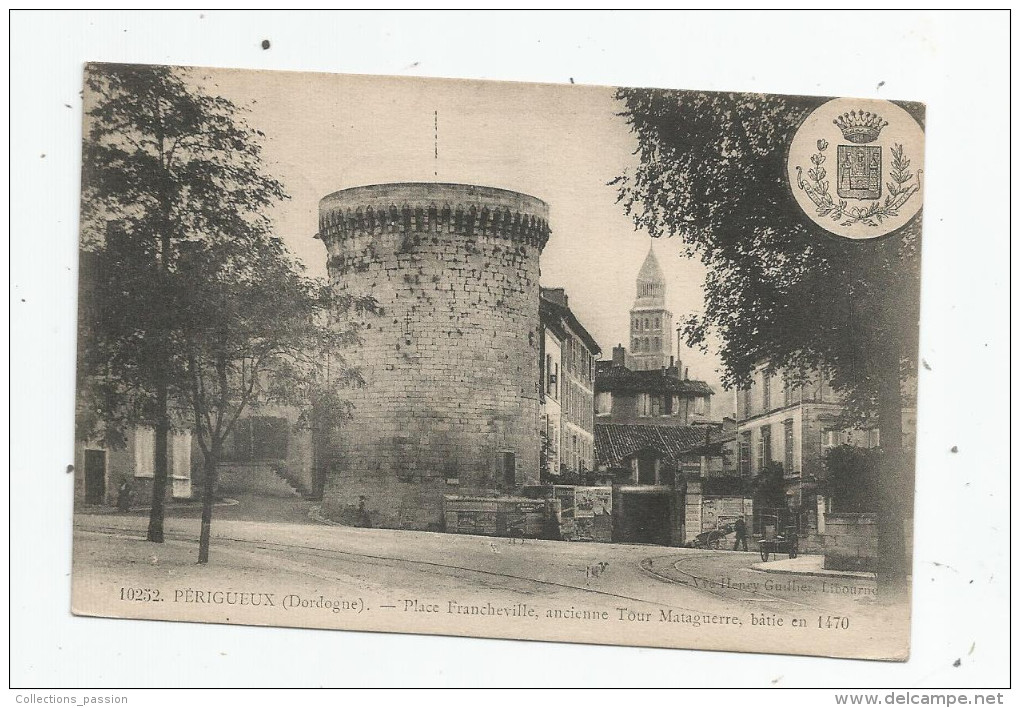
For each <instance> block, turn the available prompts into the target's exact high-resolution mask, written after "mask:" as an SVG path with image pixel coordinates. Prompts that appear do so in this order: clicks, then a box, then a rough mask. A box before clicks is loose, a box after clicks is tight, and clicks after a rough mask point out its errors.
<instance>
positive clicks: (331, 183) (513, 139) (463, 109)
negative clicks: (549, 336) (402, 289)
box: [195, 69, 731, 416]
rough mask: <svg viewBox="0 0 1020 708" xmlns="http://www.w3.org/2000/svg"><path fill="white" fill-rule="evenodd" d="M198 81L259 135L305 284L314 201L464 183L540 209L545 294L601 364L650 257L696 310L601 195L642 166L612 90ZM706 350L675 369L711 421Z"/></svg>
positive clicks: (247, 74) (690, 290) (723, 400)
mask: <svg viewBox="0 0 1020 708" xmlns="http://www.w3.org/2000/svg"><path fill="white" fill-rule="evenodd" d="M195 76H196V78H197V80H198V83H199V84H200V85H201V86H202V87H203V88H204V89H205V90H207V91H209V92H210V93H214V94H218V95H222V96H224V97H226V98H229V99H230V100H232V101H233V102H234V103H235V104H237V105H239V106H244V107H246V108H248V109H249V112H248V113H247V114H246V116H245V119H246V120H247V122H248V123H249V124H250V125H251V126H252V127H254V128H258V129H259V130H262V131H263V132H264V133H265V134H266V140H265V143H264V158H265V161H266V166H267V169H268V171H269V172H270V174H272V175H273V176H274V177H276V178H277V179H279V180H280V181H281V182H282V183H283V185H284V188H285V189H286V191H287V193H288V194H289V195H290V199H289V200H287V201H286V202H284V203H282V204H280V205H279V207H278V208H277V209H276V210H275V213H274V214H273V216H274V219H275V221H276V226H277V229H278V230H279V232H280V234H281V235H282V237H283V238H284V240H285V241H286V243H287V244H288V246H289V247H290V249H291V250H292V251H293V252H294V254H295V255H296V256H297V257H298V258H299V259H300V260H301V261H302V262H303V263H304V264H305V266H306V268H307V271H308V273H309V274H310V275H316V276H323V277H324V276H325V274H326V254H325V248H324V246H323V245H322V243H321V242H320V241H318V240H316V239H315V238H313V236H314V234H315V232H316V230H317V228H318V202H319V199H321V198H322V197H324V196H326V195H327V194H329V193H331V192H334V191H336V190H339V189H345V188H348V187H356V186H360V185H366V184H377V183H383V182H414V181H435V182H459V183H468V184H479V185H486V186H491V187H500V188H503V189H511V190H515V191H519V192H524V193H526V194H530V195H532V196H535V197H538V198H539V199H542V200H543V201H545V202H546V203H547V204H548V205H549V210H550V227H551V229H552V235H551V237H550V240H549V243H548V244H547V245H546V247H545V250H544V252H543V254H542V257H541V269H542V277H541V282H542V285H543V286H545V287H562V288H565V289H566V291H567V295H568V297H569V304H570V307H571V309H572V310H573V311H574V313H575V314H576V315H577V317H578V318H579V319H580V321H581V323H582V324H583V325H584V326H585V327H586V328H587V329H588V331H589V332H590V333H591V334H592V336H594V337H595V340H596V341H597V342H598V343H599V345H600V346H601V347H602V350H603V358H610V357H611V356H612V348H613V346H615V345H616V344H619V343H623V344H624V345H625V346H626V345H627V341H628V338H629V321H630V320H629V315H628V313H629V310H630V307H631V306H632V304H633V302H634V297H635V278H636V276H637V273H638V270H639V269H640V267H641V264H642V262H643V261H644V259H645V257H646V255H647V253H648V250H649V248H650V247H652V248H654V249H655V252H656V255H657V257H658V259H659V262H660V264H661V265H662V269H663V272H664V274H665V277H666V287H667V292H666V297H667V306H668V307H669V308H670V309H671V310H672V311H673V314H674V319H675V320H678V319H680V318H681V317H682V316H683V315H685V314H688V313H692V312H700V311H701V309H702V306H703V297H702V283H703V280H704V267H703V266H702V265H701V264H700V263H699V262H697V261H692V260H689V259H685V258H683V257H682V255H681V254H680V248H679V245H680V244H679V243H678V242H677V241H675V240H663V239H657V240H655V243H654V244H652V241H653V239H651V238H650V237H649V236H648V235H647V233H645V232H643V231H635V228H634V224H633V222H632V220H631V219H630V217H628V216H627V215H626V214H625V213H624V211H623V208H622V206H621V205H620V204H617V203H616V188H615V187H612V186H609V185H608V182H610V180H612V179H613V178H614V177H616V176H618V175H620V174H621V173H623V172H624V171H632V170H633V168H634V167H635V166H636V164H637V158H636V157H635V156H634V154H633V152H634V150H635V148H636V145H637V143H636V139H635V137H634V136H633V135H632V134H631V133H630V131H629V128H628V126H627V125H626V122H625V120H624V119H623V118H622V117H620V116H618V115H616V113H618V112H619V111H620V110H621V105H620V104H619V103H618V102H617V101H616V100H615V99H614V98H613V89H611V88H605V87H593V86H571V85H566V86H564V85H549V84H525V83H506V82H481V81H454V80H439V79H417V78H398V77H392V78H387V77H376V76H371V77H370V76H351V75H348V76H342V75H332V74H311V73H308V74H305V73H288V72H257V71H232V70H206V69H203V70H200V71H197V73H196V74H195ZM437 126H438V130H437ZM437 148H438V157H437ZM674 346H675V339H674ZM710 350H711V351H710V353H709V354H707V355H706V354H702V353H701V352H695V351H691V350H690V349H687V348H686V347H685V348H684V349H683V350H682V351H681V352H680V358H681V360H682V361H683V362H684V365H685V366H687V367H688V368H689V373H690V377H691V378H698V379H703V380H705V381H707V382H708V383H709V384H710V385H711V386H712V387H713V388H714V389H715V391H716V394H717V395H716V396H715V400H714V401H713V407H714V413H715V415H716V416H719V415H722V414H724V413H726V412H727V411H728V409H729V408H730V407H731V406H730V405H729V398H730V396H729V395H727V394H725V393H723V391H722V388H721V386H720V384H719V373H718V368H719V360H718V358H717V356H716V355H715V351H714V350H715V344H714V343H711V344H710Z"/></svg>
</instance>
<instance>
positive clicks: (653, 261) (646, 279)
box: [637, 239, 666, 285]
mask: <svg viewBox="0 0 1020 708" xmlns="http://www.w3.org/2000/svg"><path fill="white" fill-rule="evenodd" d="M653 243H654V242H652V241H651V239H649V243H648V255H647V256H646V257H645V262H644V264H643V265H642V266H641V270H639V271H638V276H637V282H639V283H661V284H663V285H665V283H666V279H665V277H664V276H663V274H662V266H660V265H659V259H658V258H656V257H655V248H654V245H653Z"/></svg>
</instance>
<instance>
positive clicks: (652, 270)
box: [630, 244, 679, 371]
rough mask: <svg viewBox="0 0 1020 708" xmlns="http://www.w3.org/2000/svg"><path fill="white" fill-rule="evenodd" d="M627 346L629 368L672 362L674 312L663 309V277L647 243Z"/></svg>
mask: <svg viewBox="0 0 1020 708" xmlns="http://www.w3.org/2000/svg"><path fill="white" fill-rule="evenodd" d="M630 349H631V358H632V362H633V363H632V364H630V368H632V369H634V370H636V371H648V370H652V369H655V370H657V369H663V368H665V367H667V366H672V365H673V313H672V312H670V311H669V310H668V309H667V308H666V280H665V278H664V277H663V275H662V267H661V266H660V265H659V261H658V259H657V258H656V257H655V251H654V250H653V249H652V246H651V245H650V244H649V247H648V255H647V256H646V257H645V262H644V264H642V266H641V270H640V271H638V276H637V297H636V299H635V300H634V306H633V307H631V309H630ZM677 354H678V355H679V352H677Z"/></svg>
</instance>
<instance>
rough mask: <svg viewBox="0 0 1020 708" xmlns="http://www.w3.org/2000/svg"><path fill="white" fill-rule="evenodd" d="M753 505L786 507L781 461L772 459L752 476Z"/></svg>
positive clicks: (772, 507)
mask: <svg viewBox="0 0 1020 708" xmlns="http://www.w3.org/2000/svg"><path fill="white" fill-rule="evenodd" d="M754 500H755V505H756V506H759V507H764V508H768V509H785V508H786V485H785V484H784V482H783V463H782V462H778V461H776V460H772V461H771V462H769V463H768V464H767V465H765V467H764V468H763V469H762V470H760V471H759V472H758V475H757V476H756V477H755V478H754Z"/></svg>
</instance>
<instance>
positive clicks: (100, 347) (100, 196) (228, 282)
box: [79, 65, 374, 562]
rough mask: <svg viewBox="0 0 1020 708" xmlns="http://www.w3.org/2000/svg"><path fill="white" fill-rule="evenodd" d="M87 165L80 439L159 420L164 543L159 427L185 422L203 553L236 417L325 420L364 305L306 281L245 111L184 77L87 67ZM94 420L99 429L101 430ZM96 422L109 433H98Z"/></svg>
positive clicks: (279, 192) (345, 375)
mask: <svg viewBox="0 0 1020 708" xmlns="http://www.w3.org/2000/svg"><path fill="white" fill-rule="evenodd" d="M86 84H87V87H88V89H89V93H88V95H87V97H86V106H87V110H86V136H87V137H86V140H85V147H84V170H83V195H84V196H83V202H82V222H83V235H82V242H83V249H84V251H85V253H83V262H84V261H90V262H92V263H93V264H94V265H95V269H94V271H93V272H92V274H91V275H92V277H91V278H90V279H89V282H88V284H87V286H83V293H87V297H86V300H87V305H86V307H85V308H84V310H83V311H85V312H86V313H87V316H86V317H84V318H83V326H82V328H81V339H82V357H81V359H82V362H83V364H82V366H81V369H80V371H79V384H80V386H81V392H82V395H81V396H80V400H82V401H84V402H85V403H84V405H82V406H81V407H80V408H81V410H80V412H81V416H80V419H79V423H80V425H79V429H80V434H81V435H96V434H103V435H105V436H106V437H111V436H112V437H116V436H117V435H120V434H122V432H123V431H124V430H126V429H127V427H129V426H131V425H136V424H150V425H154V426H155V427H156V448H157V449H156V470H155V481H154V485H153V511H152V516H151V518H150V536H149V538H150V540H162V493H163V485H165V480H166V446H167V443H166V434H165V431H166V430H167V429H168V428H169V427H170V426H174V427H180V428H187V429H191V430H193V431H194V433H195V438H196V439H197V441H198V444H199V445H200V447H201V449H202V451H203V453H204V456H205V463H206V472H207V474H206V484H205V492H204V497H205V508H204V509H203V518H202V540H201V545H200V554H199V559H200V562H202V561H204V560H206V558H207V555H208V539H209V522H210V517H211V511H212V499H213V494H214V491H215V467H216V463H217V462H218V460H219V457H220V453H221V450H222V447H223V444H224V442H225V440H226V439H227V437H228V436H229V435H230V433H231V431H232V429H233V426H234V424H235V423H236V421H237V420H238V418H239V417H240V416H241V415H242V414H243V413H244V412H245V411H248V410H255V409H258V408H260V407H265V406H270V405H290V406H299V407H302V408H305V409H307V411H306V412H305V413H304V414H303V416H302V418H301V419H300V422H301V423H302V424H306V425H309V426H317V427H319V428H325V429H333V428H335V427H336V426H338V425H339V424H340V423H341V422H342V420H343V419H344V418H345V417H346V416H347V415H349V406H348V405H347V404H346V403H345V402H344V401H343V399H342V395H341V393H340V389H342V388H344V387H345V386H349V385H357V384H358V383H359V381H360V378H359V376H358V373H357V372H356V371H354V370H351V369H349V368H348V367H347V366H346V363H345V362H344V360H343V358H342V356H341V355H340V352H341V351H342V350H343V349H344V348H346V347H349V346H354V345H356V343H357V332H356V329H355V328H354V327H353V326H351V324H350V323H349V322H347V321H346V315H347V314H349V313H350V312H351V311H352V308H353V309H354V310H362V311H365V310H372V309H373V308H374V304H373V303H372V301H370V300H355V299H352V298H341V297H338V296H335V295H334V294H333V293H331V291H330V289H329V288H328V287H327V286H326V285H325V284H323V283H321V282H317V281H313V280H309V279H307V278H305V277H304V276H303V275H302V273H301V270H302V269H301V268H300V266H298V264H296V263H295V262H294V261H293V260H291V258H290V256H289V255H288V254H287V252H286V249H285V248H284V245H283V243H282V241H281V240H280V238H279V237H278V236H277V235H276V234H275V233H274V232H273V228H272V223H271V221H270V219H269V216H268V213H269V208H270V207H272V206H273V205H274V204H276V203H277V202H279V201H280V200H282V199H285V198H286V194H285V193H284V190H283V186H282V185H281V184H280V183H279V182H278V181H276V180H275V179H273V178H272V177H270V176H268V175H267V174H266V171H265V166H264V164H263V160H262V145H261V143H262V141H263V140H264V138H265V136H264V135H263V134H262V133H261V132H260V131H258V130H256V129H253V128H251V127H249V126H248V125H247V124H246V123H245V120H244V115H243V110H242V109H241V108H239V107H238V106H236V105H234V104H233V103H231V102H230V101H228V100H227V99H225V98H222V97H219V96H213V95H209V94H208V93H207V92H206V91H205V90H204V89H202V88H201V87H200V86H199V85H198V83H197V81H196V77H195V76H194V75H193V74H192V73H190V72H188V71H186V70H180V69H173V68H169V67H159V66H124V65H89V67H88V69H87V72H86ZM100 423H101V424H100ZM101 428H105V430H102V429H101Z"/></svg>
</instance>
